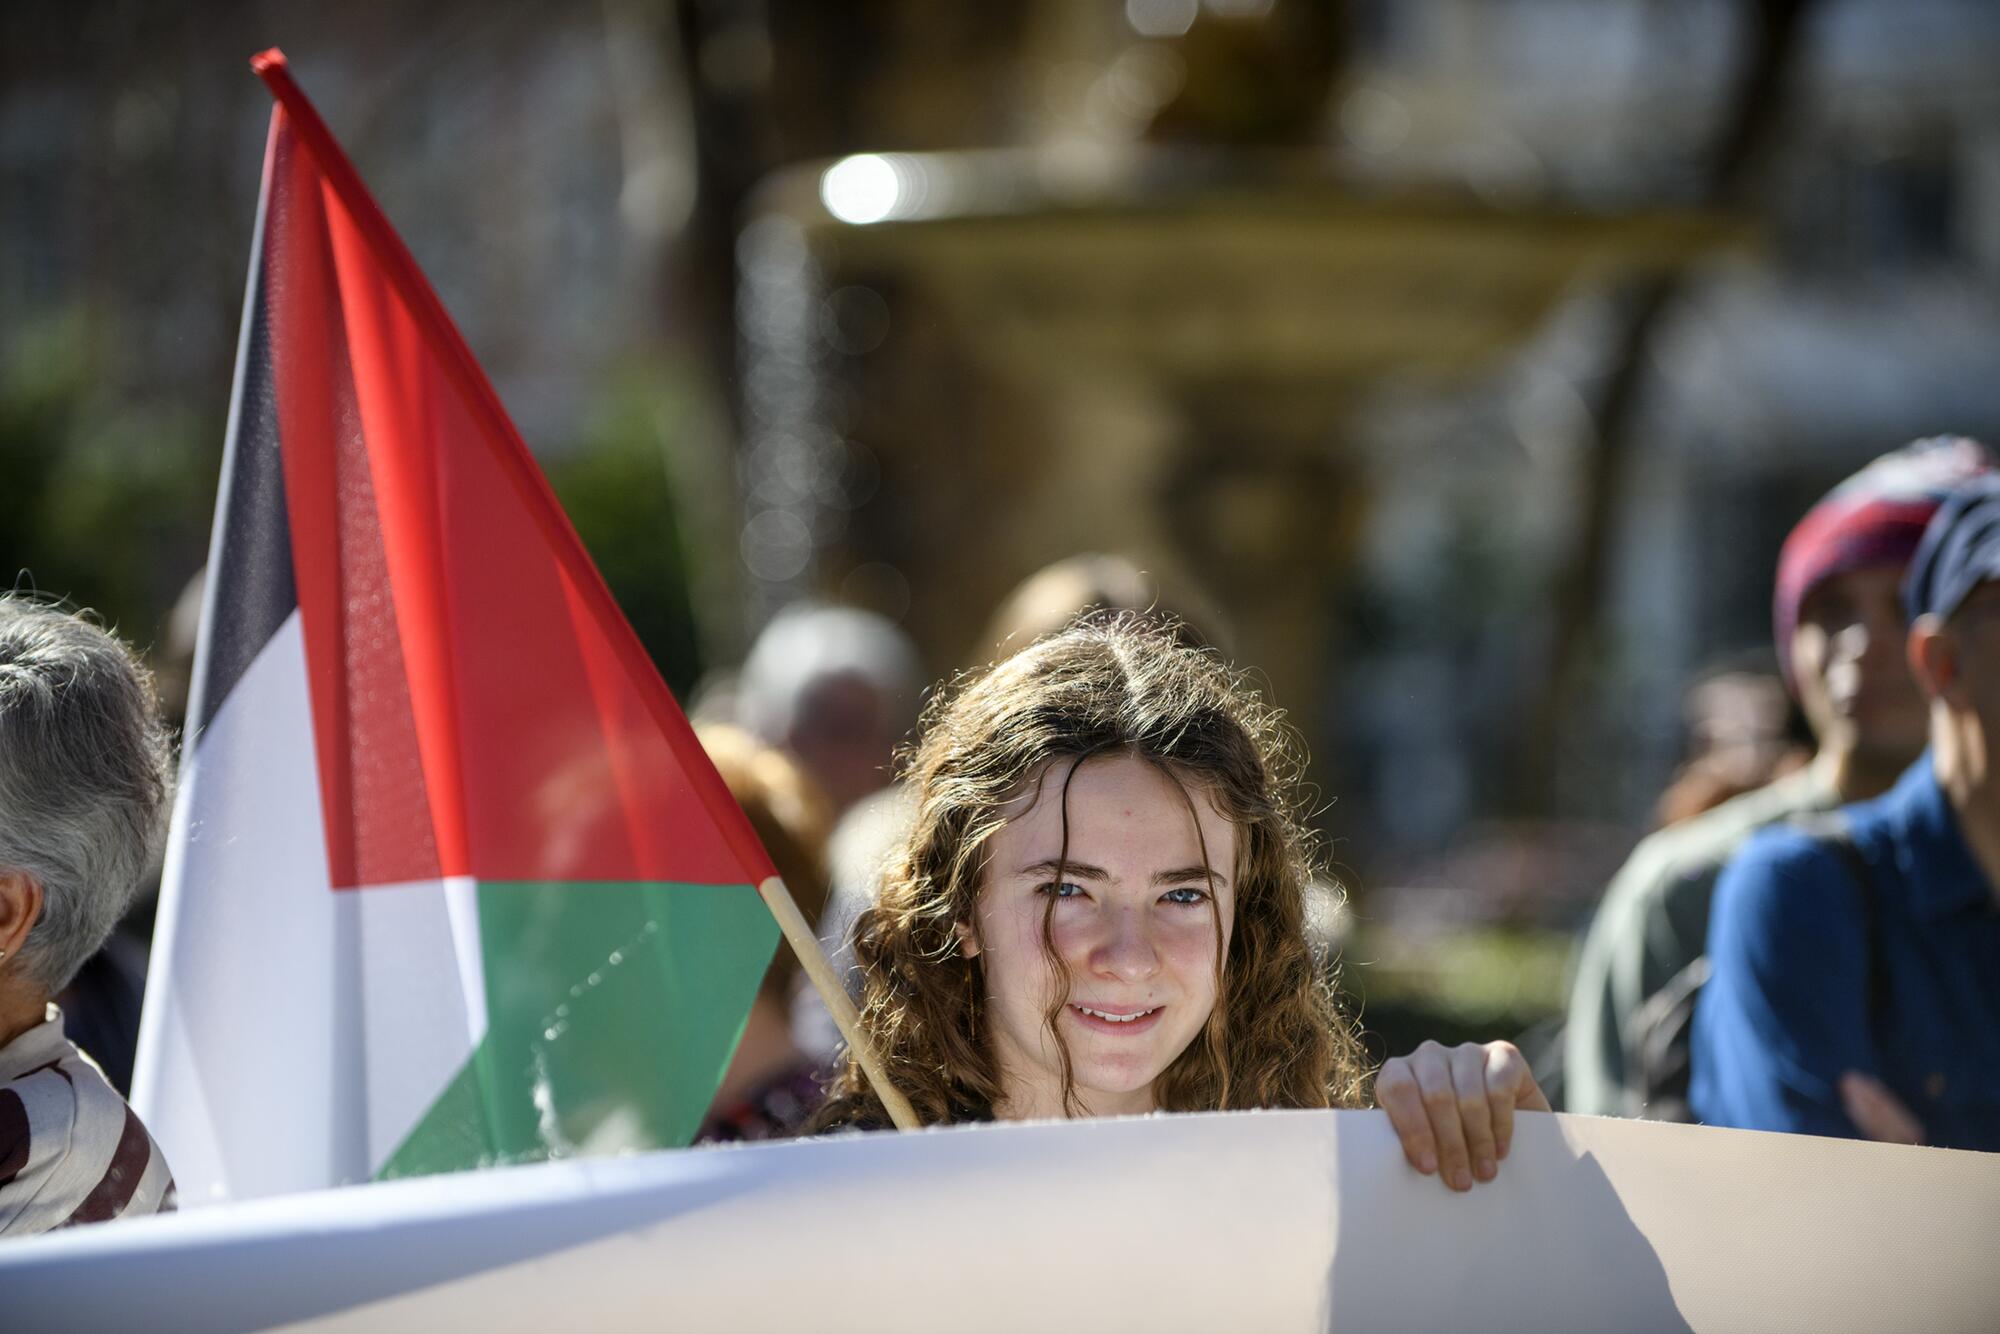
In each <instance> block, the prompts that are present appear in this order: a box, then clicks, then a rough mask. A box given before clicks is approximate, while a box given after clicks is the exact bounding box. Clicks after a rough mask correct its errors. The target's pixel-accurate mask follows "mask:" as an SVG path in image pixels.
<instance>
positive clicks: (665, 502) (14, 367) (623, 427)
mask: <svg viewBox="0 0 2000 1334" xmlns="http://www.w3.org/2000/svg"><path fill="white" fill-rule="evenodd" d="M115 337H116V331H115V330H108V329H106V328H105V327H104V326H103V324H102V322H101V321H98V322H93V321H89V320H86V319H85V318H84V317H83V315H82V314H81V312H80V311H78V310H76V309H74V308H73V309H72V310H70V311H68V312H66V313H64V314H62V315H60V316H56V317H52V318H47V319H44V320H42V321H40V322H38V323H35V324H32V325H28V326H24V327H22V326H17V328H16V329H15V330H13V331H11V332H10V340H9V342H10V353H9V356H8V357H7V359H6V363H5V367H4V370H0V576H4V579H5V581H6V583H8V584H10V585H12V584H17V583H18V584H19V585H20V586H22V587H24V588H32V589H35V590H37V591H39V592H41V593H44V594H48V595H51V596H57V597H63V598H67V599H68V600H69V601H71V602H72V603H74V604H76V605H79V606H88V607H91V608H94V609H95V610H96V611H97V612H98V613H99V614H100V615H101V616H102V617H103V618H104V619H105V621H106V622H108V623H110V624H112V625H115V626H117V627H118V628H119V629H120V630H121V632H122V633H123V634H125V635H126V636H127V637H128V638H130V639H132V640H133V641H134V642H135V643H137V644H138V645H140V646H141V647H152V646H154V644H155V641H156V639H157V637H158V635H159V634H160V632H161V628H162V622H163V621H164V618H165V617H166V614H167V612H168V610H169V609H170V608H171V607H172V606H173V603H174V600H175V598H176V597H177V596H178V595H179V593H180V591H181V589H182V587H183V586H184V585H185V583H186V582H187V580H188V578H189V577H190V576H192V575H193V573H194V572H195V570H196V569H198V568H199V567H200V565H201V562H202V561H203V559H204V558H205V556H206V552H207V540H208V531H209V524H210V522H211V516H212V514H213V512H214V504H215V488H216V477H217V474H218V469H219V468H220V466H221V454H222V434H223V428H222V424H221V422H220V421H219V420H211V419H210V416H209V414H206V413H202V412H197V411H194V410H193V409H191V408H189V407H188V406H187V405H186V402H184V401H173V402H166V403H144V402H138V401H118V400H117V398H116V396H115V395H112V394H109V393H105V392H101V390H100V387H99V386H98V385H96V384H95V383H94V382H93V378H92V373H91V370H90V368H91V367H92V366H96V365H103V364H106V362H107V361H109V360H111V359H112V353H111V352H110V350H109V347H108V346H107V344H109V343H112V342H113V341H114V340H115ZM188 397H189V398H190V399H192V398H194V397H195V396H193V395H190V396H188ZM199 398H200V399H201V400H204V401H219V400H220V399H221V389H220V387H215V390H214V392H212V393H207V394H202V395H200V396H199ZM598 401H599V404H600V406H599V408H598V410H597V412H596V413H595V414H594V415H593V417H592V418H591V419H590V420H589V421H587V422H586V423H584V425H583V428H582V430H581V431H580V433H579V437H578V439H577V440H576V441H575V442H574V443H573V444H572V446H571V447H570V448H569V449H567V450H564V451H561V452H560V453H559V454H557V455H556V456H555V457H553V458H550V459H547V460H545V461H544V466H545V467H546V469H547V471H548V473H549V480H550V482H551V484H552V485H553V486H554V488H555V491H556V494H557V496H558V498H559V499H560V500H561V501H562V504H563V507H564V509H566V510H567V511H568V513H569V515H570V518H571V521H572V522H574V523H575V525H576V527H577V531H578V532H579V533H580V534H581V536H582V537H583V540H584V544H585V546H586V547H588V548H589V550H590V553H591V556H592V558H593V559H594V560H595V561H596V562H597V566H598V568H599V569H600V570H601V571H602V572H603V574H604V577H605V581H606V582H607V583H608V584H609V585H610V586H611V591H612V594H613V596H615V597H616V598H617V600H618V605H619V606H620V607H622V608H623V609H624V611H625V614H626V616H627V617H628V618H629V619H630V620H631V622H632V625H633V628H634V629H635V630H637V631H638V634H639V639H640V642H641V643H643V644H644V645H645V647H646V649H647V651H648V652H649V653H650V654H651V655H652V657H653V660H654V662H655V663H656V664H657V665H658V666H659V668H660V672H661V674H662V675H663V676H664V677H665V678H666V680H667V683H668V684H669V685H670V686H672V687H673V688H674V690H675V691H676V693H679V694H682V695H683V696H684V695H685V692H686V691H687V690H688V689H689V688H691V687H692V686H693V684H694V682H695V681H696V679H697V678H698V677H699V676H700V674H701V670H702V666H703V662H702V655H701V650H700V644H699V640H698V636H697V634H696V627H695V621H694V616H693V613H692V611H691V608H690V600H689V594H688V586H689V584H688V569H689V557H688V552H687V546H686V543H684V542H683V540H682V525H681V523H680V521H679V518H678V511H677V502H676V494H675V487H674V485H673V482H672V476H671V473H670V470H669V466H668V464H669V459H668V454H667V450H668V447H669V442H670V441H671V440H672V439H673V438H674V436H675V432H676V430H677V428H678V427H679V426H680V424H682V423H683V422H685V420H686V419H687V417H688V415H689V414H688V413H687V412H686V411H685V410H684V409H683V408H682V406H681V404H680V397H679V396H678V395H676V394H675V393H674V392H673V390H672V387H671V381H668V380H663V379H662V378H661V377H660V376H658V375H656V374H648V373H644V372H640V371H630V372H622V373H620V374H619V375H617V376H615V377H614V378H613V382H612V383H611V384H610V385H609V387H608V388H607V390H606V391H605V392H604V393H603V394H602V395H601V396H600V398H599V400H598Z"/></svg>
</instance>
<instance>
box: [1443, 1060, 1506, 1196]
mask: <svg viewBox="0 0 2000 1334" xmlns="http://www.w3.org/2000/svg"><path fill="white" fill-rule="evenodd" d="M1446 1062H1447V1064H1449V1065H1450V1067H1451V1082H1452V1085H1453V1088H1454V1089H1455V1090H1456V1092H1457V1094H1458V1120H1459V1125H1460V1126H1461V1127H1462V1128H1463V1132H1464V1136H1465V1152H1466V1156H1467V1158H1469V1159H1470V1163H1469V1167H1470V1169H1471V1172H1472V1175H1473V1176H1474V1177H1476V1178H1478V1179H1479V1180H1481V1181H1491V1180H1492V1179H1493V1173H1494V1172H1495V1170H1497V1168H1498V1165H1499V1162H1500V1157H1499V1155H1498V1154H1497V1153H1495V1152H1494V1148H1493V1120H1494V1114H1495V1112H1496V1111H1497V1110H1498V1109H1497V1108H1496V1107H1495V1106H1494V1104H1495V1103H1497V1102H1501V1101H1503V1100H1502V1099H1500V1098H1497V1097H1494V1096H1492V1095H1491V1092H1490V1090H1489V1089H1488V1088H1487V1084H1486V1049H1485V1048H1484V1047H1476V1046H1474V1045H1472V1044H1471V1043H1469V1042H1468V1043H1466V1044H1465V1045H1463V1046H1459V1047H1453V1048H1452V1049H1451V1051H1450V1052H1449V1053H1447V1055H1446ZM1504 1101H1506V1103H1507V1115H1508V1117H1509V1128H1510V1130H1511V1126H1512V1116H1513V1111H1514V1109H1513V1101H1512V1099H1511V1098H1509V1099H1505V1100H1504ZM1454 1184H1456V1183H1454ZM1465 1184H1466V1186H1467V1187H1470V1186H1471V1184H1472V1183H1471V1182H1470V1181H1468V1182H1466V1183H1465Z"/></svg>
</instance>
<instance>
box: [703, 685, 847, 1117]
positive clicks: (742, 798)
mask: <svg viewBox="0 0 2000 1334" xmlns="http://www.w3.org/2000/svg"><path fill="white" fill-rule="evenodd" d="M695 734H696V735H697V736H698V737H699V738H700V740H701V744H702V749H704V750H706V751H707V752H708V758H709V759H710V760H712V761H714V763H715V768H716V772H718V773H720V774H721V775H722V781H723V782H724V783H725V784H727V785H728V787H729V795H731V796H732V797H734V798H736V804H737V805H739V806H741V807H742V808H743V813H744V814H745V815H747V816H749V817H750V827H751V828H752V829H754V830H756V831H757V839H758V841H759V842H761V843H762V844H763V845H764V850H765V851H766V852H768V853H769V854H770V855H771V864H772V865H773V866H775V867H776V868H777V871H778V875H779V877H780V878H781V879H783V880H784V882H785V887H786V888H787V889H789V890H791V892H792V898H793V900H794V901H795V902H797V904H798V905H799V911H800V912H802V913H804V914H805V919H806V921H807V922H809V923H813V924H815V925H817V924H818V922H819V920H820V918H821V915H822V914H823V912H824V910H825V907H826V836H827V831H828V829H829V828H830V827H831V826H832V822H833V819H832V813H831V811H830V810H829V808H828V806H827V801H826V798H825V796H824V795H822V794H821V792H820V791H819V789H818V787H817V786H815V785H814V783H813V781H812V779H811V778H810V777H809V776H808V775H807V774H806V772H805V771H804V770H803V769H801V768H800V767H799V766H798V765H797V764H796V763H794V762H793V761H792V759H791V757H790V756H788V755H786V754H785V753H784V752H782V751H779V750H774V749H773V748H771V747H769V746H766V745H763V744H762V743H760V742H759V741H758V740H757V739H756V738H755V737H753V736H751V735H750V734H749V733H748V732H745V731H743V730H742V729H741V728H737V727H729V726H726V725H719V724H704V725H702V726H700V727H698V728H696V729H695ZM803 977H804V973H803V971H802V970H801V968H800V966H799V961H798V956H796V955H795V954H793V953H792V949H791V946H789V945H786V944H783V943H782V942H781V943H780V944H779V946H778V953H777V955H776V957H775V958H773V959H772V960H771V966H770V968H769V969H767V970H766V971H765V973H764V980H763V982H762V984H761V985H760V986H759V987H758V989H757V999H756V1001H755V1002H753V1003H752V1005H751V1007H750V1018H749V1019H748V1021H746V1023H745V1024H744V1027H743V1039H742V1041H741V1042H739V1043H738V1044H737V1047H736V1055H735V1057H734V1058H733V1059H732V1060H731V1061H730V1063H729V1070H728V1072H727V1073H726V1074H724V1075H723V1077H722V1086H721V1088H719V1089H718V1090H717V1091H716V1095H715V1102H714V1104H713V1105H712V1106H711V1107H710V1108H709V1113H708V1119H707V1121H705V1122H704V1123H703V1125H702V1128H701V1130H700V1131H699V1132H698V1133H697V1134H696V1136H695V1142H696V1143H715V1142H721V1141H728V1140H756V1139H770V1138H772V1137H774V1136H778V1135H784V1134H787V1133H789V1132H790V1131H792V1130H794V1129H796V1128H797V1127H798V1126H799V1124H800V1123H801V1122H803V1121H804V1120H805V1118H806V1116H807V1115H808V1114H810V1113H811V1112H812V1110H813V1109H814V1108H815V1107H817V1106H818V1105H819V1102H820V1097H821V1085H820V1079H819V1076H820V1073H821V1066H820V1062H819V1060H818V1059H816V1058H815V1057H814V1055H813V1054H812V1053H811V1052H809V1051H808V1050H807V1049H806V1048H805V1047H804V1046H802V1045H801V1044H800V1043H799V1041H798V1040H797V1039H796V1038H795V1037H794V1034H793V1014H794V1000H795V998H796V997H797V995H798V993H799V991H800V990H801V988H802V985H803V982H802V979H803Z"/></svg>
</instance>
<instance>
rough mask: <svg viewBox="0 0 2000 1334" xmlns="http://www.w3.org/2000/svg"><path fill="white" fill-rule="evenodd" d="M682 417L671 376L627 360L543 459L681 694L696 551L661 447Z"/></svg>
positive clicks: (693, 633)
mask: <svg viewBox="0 0 2000 1334" xmlns="http://www.w3.org/2000/svg"><path fill="white" fill-rule="evenodd" d="M690 418H691V411H690V409H689V407H688V405H687V404H686V403H685V401H684V396H683V395H681V394H680V393H678V392H677V391H676V389H675V385H674V382H673V381H672V380H670V379H666V378H663V377H662V376H660V375H659V374H657V373H656V372H655V371H653V370H651V369H650V368H646V367H634V368H632V369H629V370H625V371H621V372H619V373H617V374H616V375H614V376H613V377H612V382H611V384H610V385H609V386H608V387H607V389H606V390H605V392H604V393H603V394H602V395H601V396H600V399H599V407H598V409H597V411H596V412H595V413H594V414H593V415H592V417H591V419H590V420H589V421H587V422H585V423H584V426H583V430H582V433H581V436H580V438H579V439H578V441H577V442H576V444H575V445H574V446H573V447H572V448H570V449H567V450H564V451H562V452H561V453H559V454H556V455H554V456H552V457H548V458H545V459H543V460H542V466H543V468H544V469H545V470H546V472H547V473H548V477H549V483H550V485H551V486H553V487H554V488H555V493H556V497H557V499H559V500H560V501H561V502H562V506H563V509H564V510H565V511H567V512H568V514H569V518H570V522H571V523H573V524H575V525H576V530H577V533H578V535H579V536H581V537H582V538H583V544H584V546H585V547H587V548H588V549H589V551H590V555H591V559H592V560H594V561H595V562H596V563H597V568H598V570H599V572H600V573H602V574H603V575H604V582H605V583H606V584H608V585H610V588H611V595H612V596H613V597H614V598H616V599H617V600H618V605H619V607H620V608H621V609H623V610H624V612H625V617H626V619H627V620H629V621H631V623H632V628H633V629H634V630H635V631H637V632H638V635H639V642H640V643H642V644H644V645H645V647H646V651H647V652H648V653H650V654H651V655H652V658H653V662H654V664H655V665H657V666H658V667H659V669H660V674H661V675H662V676H664V677H665V678H666V681H667V685H668V686H670V687H671V688H672V689H673V691H674V694H675V695H676V696H677V697H678V698H681V699H686V698H687V696H688V692H689V691H690V690H691V689H692V688H693V686H694V683H695V682H696V681H697V680H698V679H699V678H700V676H701V673H702V669H703V666H704V662H703V658H702V651H701V642H700V638H699V635H698V634H697V630H696V625H695V617H694V609H693V604H692V599H691V597H690V594H689V589H690V583H691V580H690V570H691V567H692V565H693V564H694V563H698V562H699V561H700V560H701V559H702V557H701V553H699V552H695V551H691V550H690V544H689V543H688V542H687V541H686V540H685V538H684V530H685V527H686V525H685V524H684V523H683V522H682V520H681V510H680V506H679V502H678V499H677V496H676V487H675V485H674V476H673V473H672V472H671V470H670V468H669V455H668V451H669V449H670V448H672V446H673V443H674V442H675V440H676V439H677V438H678V434H679V433H680V432H681V431H683V430H685V429H688V427H689V421H690ZM725 554H726V555H728V556H732V557H733V555H734V554H735V553H733V552H730V553H725Z"/></svg>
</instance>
